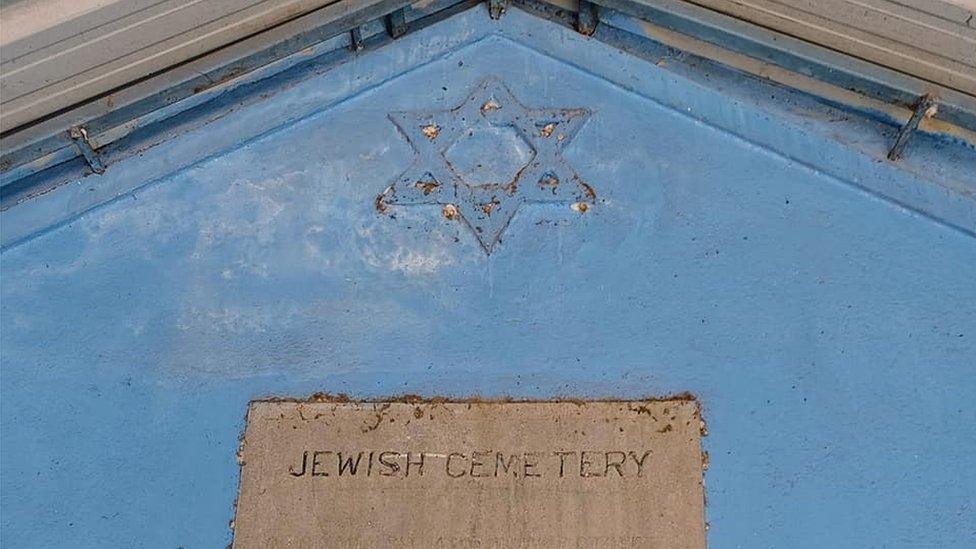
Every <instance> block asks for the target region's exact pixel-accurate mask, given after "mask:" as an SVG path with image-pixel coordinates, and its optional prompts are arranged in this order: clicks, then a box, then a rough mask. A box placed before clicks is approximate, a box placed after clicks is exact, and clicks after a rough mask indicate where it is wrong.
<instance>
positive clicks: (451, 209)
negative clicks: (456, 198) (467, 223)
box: [441, 204, 460, 221]
mask: <svg viewBox="0 0 976 549" xmlns="http://www.w3.org/2000/svg"><path fill="white" fill-rule="evenodd" d="M441 214H443V215H444V218H445V219H450V220H451V221H453V220H455V219H457V218H458V216H459V215H460V213H459V212H458V209H457V206H455V205H454V204H444V208H442V209H441Z"/></svg>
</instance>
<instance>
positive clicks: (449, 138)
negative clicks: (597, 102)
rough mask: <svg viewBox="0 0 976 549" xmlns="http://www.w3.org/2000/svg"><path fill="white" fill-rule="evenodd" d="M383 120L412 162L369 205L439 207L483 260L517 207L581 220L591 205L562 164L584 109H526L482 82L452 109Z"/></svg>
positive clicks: (589, 193) (591, 196)
mask: <svg viewBox="0 0 976 549" xmlns="http://www.w3.org/2000/svg"><path fill="white" fill-rule="evenodd" d="M389 116H390V119H391V120H392V121H393V123H394V124H396V126H397V128H399V129H400V132H401V133H402V134H403V136H404V138H405V139H406V140H407V141H408V142H409V143H410V145H411V146H412V147H413V149H414V152H415V156H414V160H413V162H412V164H411V165H410V167H409V168H407V169H406V170H405V171H404V172H403V173H402V174H401V175H400V176H399V177H398V178H397V179H396V181H394V183H393V184H391V185H390V186H389V187H387V189H386V190H385V191H384V192H383V193H382V194H380V195H379V196H378V197H377V206H378V209H379V210H380V211H385V210H386V207H387V205H390V204H396V205H417V204H437V205H440V206H441V207H442V208H443V212H444V215H445V217H447V218H448V219H456V218H460V220H461V221H463V222H464V223H465V225H467V226H468V227H469V228H470V229H471V232H472V233H473V234H474V235H475V237H476V238H477V239H478V242H479V243H480V244H481V247H482V248H483V249H484V250H485V252H486V253H488V254H490V253H491V251H492V248H493V247H494V246H495V244H496V243H498V242H499V240H500V238H501V235H502V233H503V232H504V231H505V228H506V227H507V226H508V223H509V222H510V221H511V219H512V217H513V216H514V215H515V213H516V212H517V211H518V209H519V208H520V207H521V205H522V204H525V203H564V204H572V205H573V206H574V208H573V209H574V210H576V211H578V212H585V211H586V210H587V209H589V205H591V204H593V203H594V202H595V200H596V193H594V191H593V189H592V188H591V187H590V186H589V185H587V184H586V183H585V182H583V180H582V179H581V178H580V177H579V175H578V174H577V173H576V171H575V170H574V169H573V168H572V166H570V165H569V164H568V163H567V162H566V160H565V159H564V158H563V156H562V153H563V150H564V149H565V147H566V145H568V144H569V142H570V141H571V140H572V139H573V137H574V136H575V135H576V133H577V132H578V131H579V129H580V128H581V127H582V126H583V124H584V123H585V122H586V120H587V119H588V118H589V116H590V112H589V111H588V110H587V109H584V108H528V107H525V106H523V105H522V104H521V103H519V101H518V100H517V99H515V97H514V96H513V95H512V93H511V92H510V91H509V90H508V88H506V87H505V85H504V84H502V83H501V82H500V81H499V80H497V79H495V78H489V79H486V80H485V81H483V82H481V83H480V84H479V85H478V86H476V87H475V89H474V90H473V91H472V92H471V94H470V95H469V96H468V98H467V99H466V100H465V101H464V102H463V103H461V104H460V105H458V106H457V107H455V108H453V109H450V110H446V111H412V112H394V113H390V115H389Z"/></svg>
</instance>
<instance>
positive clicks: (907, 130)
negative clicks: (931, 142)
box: [888, 95, 939, 160]
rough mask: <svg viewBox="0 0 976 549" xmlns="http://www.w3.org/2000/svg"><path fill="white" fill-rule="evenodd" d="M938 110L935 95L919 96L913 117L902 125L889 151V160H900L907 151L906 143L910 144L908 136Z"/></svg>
mask: <svg viewBox="0 0 976 549" xmlns="http://www.w3.org/2000/svg"><path fill="white" fill-rule="evenodd" d="M938 111H939V105H938V104H937V103H936V102H935V97H933V96H932V95H923V96H922V97H919V98H918V101H917V102H916V103H915V111H914V112H912V117H911V118H909V119H908V122H905V125H904V126H902V127H901V131H899V132H898V137H897V138H896V139H895V144H894V145H892V146H891V150H890V151H888V160H898V159H899V158H901V155H902V153H904V152H905V145H907V144H908V138H909V137H911V136H912V132H914V131H915V130H916V129H918V125H919V124H921V123H922V120H923V119H925V118H932V117H933V116H935V114H936V113H937V112H938Z"/></svg>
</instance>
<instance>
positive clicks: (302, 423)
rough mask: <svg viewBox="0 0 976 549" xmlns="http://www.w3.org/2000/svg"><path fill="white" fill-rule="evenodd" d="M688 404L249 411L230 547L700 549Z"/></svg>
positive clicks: (701, 524) (696, 424) (262, 406)
mask: <svg viewBox="0 0 976 549" xmlns="http://www.w3.org/2000/svg"><path fill="white" fill-rule="evenodd" d="M702 431H703V423H702V420H701V417H700V414H699V411H698V406H697V403H696V402H694V401H693V400H682V399H675V400H662V401H632V402H419V401H418V402H388V403H353V402H331V401H328V402H322V401H315V402H292V401H260V402H254V403H252V404H251V407H250V410H249V412H248V418H247V428H246V431H245V436H244V442H243V448H242V455H241V460H242V467H241V488H240V496H239V499H238V506H237V518H236V520H235V536H234V546H235V547H238V548H250V547H285V546H287V547H410V548H429V547H444V548H459V547H460V548H464V547H480V548H487V547H497V548H529V547H539V548H541V547H593V548H608V547H609V548H614V547H667V548H684V547H689V548H691V547H694V548H701V547H704V546H705V521H704V493H703V487H702V465H703V459H702V453H701V444H700V437H701V433H702Z"/></svg>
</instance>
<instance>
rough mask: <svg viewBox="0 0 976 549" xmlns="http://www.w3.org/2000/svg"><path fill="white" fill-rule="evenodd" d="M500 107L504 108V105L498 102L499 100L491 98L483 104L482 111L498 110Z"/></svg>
mask: <svg viewBox="0 0 976 549" xmlns="http://www.w3.org/2000/svg"><path fill="white" fill-rule="evenodd" d="M500 108H502V106H501V105H499V104H498V101H495V100H494V99H489V100H488V101H487V102H486V103H485V104H484V105H482V106H481V112H482V113H486V112H491V111H497V110H498V109H500Z"/></svg>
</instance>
